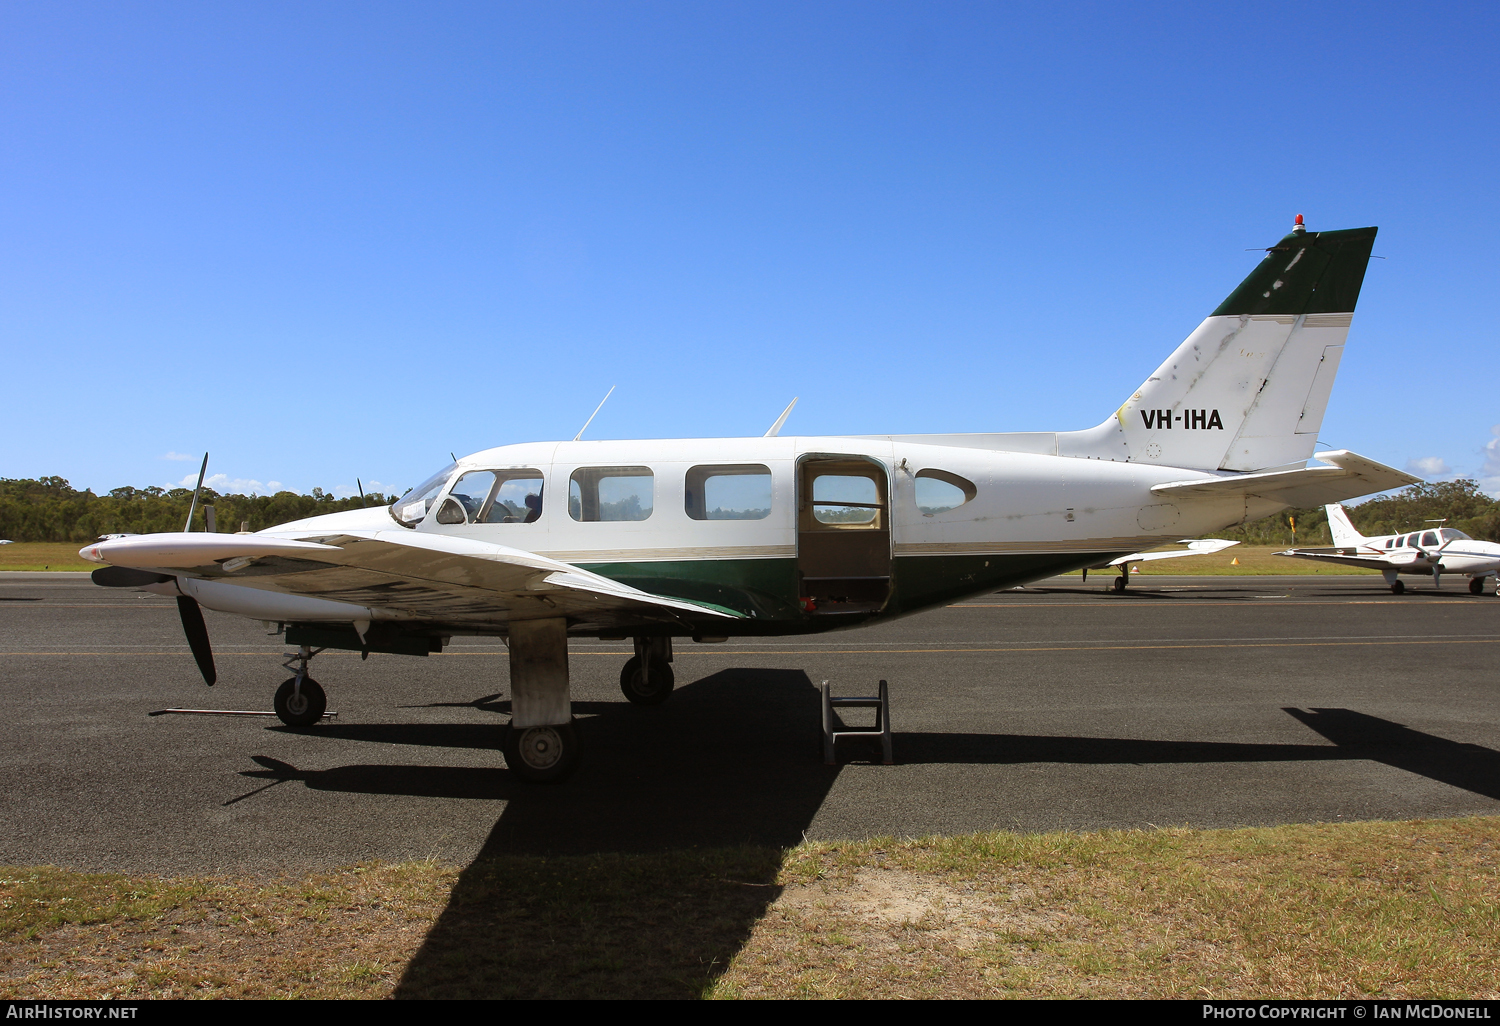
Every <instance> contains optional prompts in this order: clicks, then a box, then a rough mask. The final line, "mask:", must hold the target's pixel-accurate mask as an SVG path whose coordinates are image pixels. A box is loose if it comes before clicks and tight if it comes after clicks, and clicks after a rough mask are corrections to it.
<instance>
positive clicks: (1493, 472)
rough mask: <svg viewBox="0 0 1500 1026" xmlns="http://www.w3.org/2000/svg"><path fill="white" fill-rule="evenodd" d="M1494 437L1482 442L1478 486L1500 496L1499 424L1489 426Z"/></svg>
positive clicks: (1497, 496)
mask: <svg viewBox="0 0 1500 1026" xmlns="http://www.w3.org/2000/svg"><path fill="white" fill-rule="evenodd" d="M1490 434H1491V435H1493V436H1494V437H1493V438H1491V439H1490V440H1489V441H1488V442H1486V443H1485V444H1484V449H1483V452H1484V466H1482V467H1480V468H1479V487H1480V488H1482V489H1483V490H1484V491H1486V492H1488V493H1489V494H1490V495H1493V496H1495V497H1496V498H1500V424H1496V425H1495V426H1494V427H1492V428H1490Z"/></svg>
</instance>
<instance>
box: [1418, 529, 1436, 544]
mask: <svg viewBox="0 0 1500 1026" xmlns="http://www.w3.org/2000/svg"><path fill="white" fill-rule="evenodd" d="M1422 544H1423V545H1436V544H1438V539H1437V532H1436V531H1427V532H1425V533H1424V534H1423V535H1422Z"/></svg>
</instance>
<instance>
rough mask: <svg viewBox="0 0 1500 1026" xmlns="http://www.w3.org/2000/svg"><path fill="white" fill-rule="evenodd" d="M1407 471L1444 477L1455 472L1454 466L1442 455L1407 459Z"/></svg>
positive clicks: (1419, 475) (1426, 475)
mask: <svg viewBox="0 0 1500 1026" xmlns="http://www.w3.org/2000/svg"><path fill="white" fill-rule="evenodd" d="M1406 472H1407V473H1408V474H1416V475H1417V476H1418V477H1443V476H1444V475H1447V474H1451V473H1453V468H1452V467H1450V466H1448V461H1447V460H1445V459H1443V458H1442V457H1441V456H1423V457H1422V458H1421V459H1415V460H1407V461H1406Z"/></svg>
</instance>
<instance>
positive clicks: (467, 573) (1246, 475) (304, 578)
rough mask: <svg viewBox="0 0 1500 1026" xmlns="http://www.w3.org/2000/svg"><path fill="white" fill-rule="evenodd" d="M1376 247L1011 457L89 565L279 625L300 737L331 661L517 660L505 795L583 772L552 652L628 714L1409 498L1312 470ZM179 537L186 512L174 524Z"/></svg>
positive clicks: (735, 451) (893, 449) (575, 492)
mask: <svg viewBox="0 0 1500 1026" xmlns="http://www.w3.org/2000/svg"><path fill="white" fill-rule="evenodd" d="M1375 231H1376V230H1375V229H1374V228H1355V229H1350V230H1346V231H1332V232H1308V231H1306V230H1305V228H1304V226H1303V224H1302V217H1301V215H1300V214H1299V215H1298V217H1297V223H1296V225H1295V227H1294V229H1293V230H1292V232H1291V233H1290V234H1288V235H1287V236H1286V237H1284V238H1283V239H1281V240H1280V241H1279V242H1277V243H1276V244H1275V245H1273V246H1270V247H1268V249H1267V251H1266V256H1265V258H1264V259H1263V260H1262V261H1261V262H1260V263H1259V265H1258V266H1257V267H1256V268H1255V269H1254V270H1253V271H1252V272H1251V273H1250V275H1249V277H1247V278H1246V279H1245V280H1244V281H1243V282H1242V283H1241V284H1240V285H1239V287H1238V288H1236V289H1235V290H1234V291H1233V292H1232V293H1230V295H1229V297H1228V298H1227V299H1226V300H1224V302H1223V303H1221V304H1220V305H1219V307H1218V308H1217V309H1215V310H1214V311H1213V313H1211V314H1210V315H1209V316H1208V318H1207V319H1206V320H1204V321H1203V323H1202V324H1200V325H1199V326H1198V328H1197V329H1196V330H1195V331H1193V333H1192V334H1191V335H1189V336H1188V338H1187V339H1186V340H1185V341H1184V342H1183V343H1182V344H1181V345H1180V346H1178V347H1177V348H1176V349H1175V350H1174V351H1173V352H1172V353H1171V355H1170V356H1168V357H1167V359H1166V361H1165V362H1164V363H1162V364H1161V366H1160V367H1158V368H1157V369H1156V370H1155V371H1154V372H1153V373H1152V374H1151V375H1150V376H1149V377H1147V378H1146V380H1145V382H1144V383H1143V384H1142V385H1141V386H1140V388H1139V389H1137V390H1136V391H1135V392H1134V393H1133V394H1131V395H1130V396H1129V397H1128V398H1127V399H1126V400H1125V401H1124V403H1122V404H1121V405H1120V406H1119V407H1118V408H1117V409H1115V410H1112V411H1110V413H1109V415H1108V416H1107V417H1105V418H1104V420H1103V421H1102V422H1101V423H1100V424H1098V425H1097V426H1095V427H1092V428H1088V429H1085V430H1080V431H1061V432H1030V433H1018V434H936V435H878V436H870V435H861V436H847V437H801V438H788V437H781V436H780V435H779V434H778V433H777V432H778V429H779V427H780V424H781V421H778V422H777V424H775V425H773V427H772V429H771V431H768V432H767V434H766V436H765V437H760V438H711V439H658V440H650V441H597V442H595V441H580V440H577V439H575V440H573V441H571V442H528V443H523V444H518V445H506V446H502V447H500V448H497V449H486V450H484V451H483V452H477V453H474V454H473V455H470V456H465V457H464V458H463V459H460V460H457V461H456V462H454V463H453V464H451V465H449V466H447V467H444V468H443V469H442V470H439V471H438V472H437V473H435V474H433V475H432V477H431V478H429V479H428V480H426V481H424V482H423V483H422V484H420V485H418V486H417V487H416V488H414V489H412V490H411V491H410V492H409V493H408V494H406V495H405V496H403V497H402V498H401V499H398V500H397V501H396V502H395V503H394V504H393V505H391V506H390V507H389V508H385V507H378V508H371V509H360V510H353V511H349V512H344V513H335V514H331V515H327V516H320V517H313V518H311V519H307V520H301V521H297V522H295V523H290V524H283V525H281V526H279V527H275V528H271V529H269V530H265V531H260V532H257V533H255V534H213V533H207V532H192V531H186V530H185V531H182V532H177V533H170V534H154V535H141V536H138V537H133V538H121V539H117V540H113V541H103V542H98V543H96V544H93V545H89V546H86V547H85V548H84V549H83V550H82V551H81V555H82V556H83V557H84V558H85V559H88V560H93V561H95V562H99V563H107V564H111V565H110V566H107V567H104V568H102V569H100V570H97V571H95V573H94V579H95V581H96V582H97V583H98V584H100V585H104V586H114V587H146V588H149V589H151V590H154V591H157V592H160V593H163V594H169V595H173V596H176V597H177V602H178V607H179V611H180V613H181V616H182V621H183V626H184V629H185V631H186V633H187V636H188V640H189V642H190V645H191V647H192V649H193V652H194V655H195V656H196V658H197V660H198V665H199V668H200V669H201V670H202V671H203V674H204V679H205V680H206V681H207V682H208V683H210V684H212V683H213V681H214V676H215V675H214V666H213V655H212V652H211V650H210V647H209V641H208V633H207V630H206V628H205V626H204V622H203V616H202V613H201V611H200V608H199V607H200V605H203V606H207V607H209V608H210V609H216V610H220V611H223V612H228V613H237V614H240V615H243V616H247V617H252V618H254V619H259V620H267V621H275V622H278V623H280V624H282V625H283V626H284V630H285V637H286V641H287V643H288V645H289V646H298V649H299V652H298V655H296V656H294V657H293V661H289V662H288V663H287V666H288V668H289V669H292V670H294V671H295V676H293V677H292V678H291V679H290V680H288V681H286V682H285V683H284V684H282V685H281V688H280V689H279V690H278V691H277V693H276V699H275V708H276V711H277V713H278V714H279V715H280V716H281V718H282V720H283V721H284V722H286V723H288V724H290V725H295V726H308V725H311V724H313V723H315V722H317V721H318V720H319V719H320V718H321V716H322V713H323V711H324V708H325V696H324V692H323V689H322V688H321V687H320V686H319V685H318V684H317V683H316V682H315V681H314V680H313V679H312V678H311V677H309V676H308V673H307V665H308V661H309V660H310V659H311V658H312V657H313V656H314V655H316V654H317V652H318V651H320V650H321V649H323V648H342V649H352V650H357V651H362V652H366V653H368V652H391V653H404V654H408V655H426V654H427V653H429V652H438V651H441V650H442V648H443V645H444V644H445V643H446V642H447V641H448V639H449V638H451V637H453V636H454V635H490V636H502V637H505V638H506V639H507V645H508V647H509V651H510V689H511V703H512V706H511V707H512V718H511V723H510V725H509V727H508V728H507V729H506V733H505V736H504V741H503V748H504V753H505V758H506V762H507V765H508V766H509V767H510V769H511V771H512V772H515V773H517V774H518V775H519V776H521V777H522V778H525V779H528V780H533V781H550V780H558V779H561V778H563V777H565V776H567V775H568V773H569V772H571V770H572V769H573V767H574V766H576V764H577V760H578V738H577V735H576V733H575V732H574V730H573V728H572V726H571V723H572V717H571V698H570V693H569V686H568V638H569V637H576V636H589V637H598V638H616V639H622V640H623V639H625V638H631V639H633V642H634V646H635V656H634V658H632V659H630V661H629V662H627V663H626V664H625V666H624V668H623V670H622V672H621V675H620V685H621V688H622V690H623V691H624V693H625V696H626V698H628V699H629V700H630V701H632V702H635V703H639V704H642V705H654V704H656V703H659V702H662V701H663V700H665V699H666V698H667V697H668V695H669V693H670V692H671V690H672V687H673V683H674V682H673V674H672V666H671V664H672V651H673V650H672V646H673V643H674V640H676V639H684V638H691V639H692V640H693V641H695V642H712V641H721V640H724V639H726V638H729V637H748V636H771V635H792V634H812V633H818V632H821V631H829V630H835V629H839V628H847V627H855V626H858V625H862V624H868V623H873V622H876V621H879V620H884V619H889V618H892V617H897V616H905V615H908V614H911V613H916V612H920V611H921V610H924V609H930V608H933V607H936V606H941V605H944V604H946V603H950V602H953V601H954V600H956V599H961V598H963V597H965V596H969V595H975V594H979V593H983V592H988V591H992V590H994V589H996V588H1001V587H1007V586H1015V585H1021V584H1026V583H1028V582H1031V581H1036V580H1040V579H1042V578H1046V577H1049V576H1052V575H1054V574H1060V573H1066V572H1068V571H1072V570H1077V569H1080V568H1082V567H1086V566H1094V565H1097V564H1099V563H1101V562H1107V561H1109V560H1111V559H1113V558H1115V557H1118V556H1121V555H1124V554H1128V553H1133V552H1137V551H1140V550H1143V549H1149V548H1151V547H1153V546H1156V545H1160V544H1162V543H1164V542H1168V541H1171V540H1173V539H1176V538H1180V537H1182V536H1183V535H1189V536H1193V535H1199V534H1203V533H1207V532H1211V531H1214V530H1217V529H1220V528H1223V527H1226V526H1228V525H1230V524H1235V523H1239V522H1241V521H1244V520H1251V519H1255V518H1257V517H1262V516H1267V515H1269V514H1271V513H1274V512H1277V511H1278V510H1281V509H1283V508H1286V507H1287V506H1307V505H1312V504H1315V503H1323V502H1334V501H1338V500H1340V499H1347V498H1353V497H1355V496H1360V495H1366V494H1369V493H1371V492H1377V491H1383V490H1385V489H1388V488H1393V487H1397V486H1400V485H1405V484H1409V483H1412V482H1414V481H1415V480H1416V478H1413V477H1411V476H1409V475H1407V474H1404V473H1402V472H1400V471H1398V470H1394V469H1392V468H1390V467H1386V466H1382V465H1381V464H1379V463H1375V462H1373V461H1371V460H1368V459H1365V458H1363V457H1361V456H1357V455H1355V454H1354V453H1352V452H1348V451H1344V450H1338V451H1332V452H1323V453H1320V454H1318V456H1317V459H1318V460H1320V461H1321V462H1322V464H1323V465H1321V466H1309V465H1307V464H1308V460H1309V458H1311V457H1312V456H1313V450H1314V448H1315V444H1316V439H1317V432H1318V427H1319V425H1320V424H1321V422H1322V419H1323V411H1324V408H1325V407H1326V406H1327V403H1328V396H1329V391H1330V389H1331V388H1332V387H1333V379H1334V375H1335V372H1336V371H1337V370H1338V365H1339V358H1340V356H1341V355H1342V353H1343V347H1344V340H1345V337H1346V336H1347V335H1348V333H1349V325H1350V320H1351V317H1352V315H1353V311H1354V306H1355V301H1356V300H1357V299H1358V297H1359V291H1360V286H1361V284H1362V282H1363V280H1364V275H1365V268H1366V265H1367V263H1368V261H1369V257H1370V247H1371V245H1372V244H1373V242H1374V239H1375ZM189 516H190V517H191V514H189Z"/></svg>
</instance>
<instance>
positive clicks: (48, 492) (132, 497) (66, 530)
mask: <svg viewBox="0 0 1500 1026" xmlns="http://www.w3.org/2000/svg"><path fill="white" fill-rule="evenodd" d="M395 498H396V497H395V496H386V495H381V494H379V493H378V492H377V493H371V494H369V495H367V496H366V497H365V498H364V499H360V498H359V497H358V496H355V497H354V498H351V499H339V498H335V497H334V496H332V495H330V494H328V493H327V492H325V491H323V489H321V488H314V489H313V490H312V494H311V495H298V494H297V493H295V492H277V493H276V494H274V495H220V494H219V493H218V492H216V491H214V490H213V489H211V488H205V489H203V491H202V493H201V494H200V495H199V497H198V507H199V508H198V512H197V514H196V515H195V516H194V524H193V529H194V530H195V531H201V530H203V529H204V523H205V515H204V512H203V507H204V506H213V507H214V513H215V519H216V521H217V522H216V524H215V529H216V530H218V531H221V532H232V531H238V530H240V527H241V525H242V524H244V525H248V530H251V531H259V530H261V529H263V528H267V527H275V526H276V525H277V524H285V523H288V522H290V521H293V520H301V519H302V518H303V517H311V516H318V515H319V514H322V513H338V512H340V511H342V510H346V509H358V508H360V507H361V506H386V505H389V504H390V503H391V502H393V501H394V500H395ZM192 501H193V490H192V489H191V488H156V487H152V488H130V487H125V488H115V489H112V490H111V491H110V492H108V493H107V494H105V495H95V494H94V493H93V492H92V491H89V490H84V491H79V490H78V489H76V488H74V487H73V486H72V485H70V484H68V482H67V481H66V480H65V479H63V478H61V477H43V478H0V538H4V539H8V540H10V541H17V542H80V543H82V542H88V541H93V540H94V539H95V538H97V537H99V536H100V535H101V534H151V533H154V532H157V531H180V530H182V526H183V523H184V522H185V521H186V520H187V513H188V508H189V507H190V506H191V505H192Z"/></svg>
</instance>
